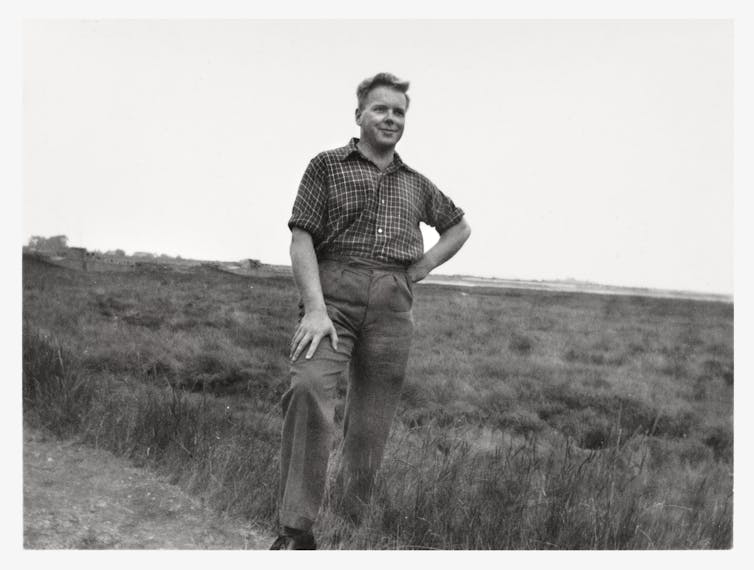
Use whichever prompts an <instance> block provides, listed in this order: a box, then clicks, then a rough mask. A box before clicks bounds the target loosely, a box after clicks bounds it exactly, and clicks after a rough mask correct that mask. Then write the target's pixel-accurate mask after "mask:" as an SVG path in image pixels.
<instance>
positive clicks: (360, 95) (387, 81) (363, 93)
mask: <svg viewBox="0 0 754 570" xmlns="http://www.w3.org/2000/svg"><path fill="white" fill-rule="evenodd" d="M408 86H409V82H408V81H404V80H403V79H398V78H397V77H396V76H395V75H393V74H392V73H378V74H377V75H375V76H374V77H367V78H366V79H365V80H364V81H362V82H361V83H359V86H358V87H357V88H356V99H357V100H358V104H359V110H362V109H364V103H366V100H367V96H368V95H369V92H370V91H372V89H375V88H376V87H390V88H392V89H395V90H396V91H400V92H401V93H403V94H404V95H405V96H406V109H408V103H409V98H408V93H406V91H408Z"/></svg>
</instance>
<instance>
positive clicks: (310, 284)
mask: <svg viewBox="0 0 754 570" xmlns="http://www.w3.org/2000/svg"><path fill="white" fill-rule="evenodd" d="M291 233H292V235H291V266H292V268H293V279H294V280H295V281H296V286H297V287H298V290H299V293H301V298H302V300H303V302H304V316H303V318H302V319H301V322H300V323H299V325H298V328H297V329H296V332H295V334H294V335H293V340H292V341H291V353H290V357H291V360H296V359H297V358H298V357H299V355H300V354H301V352H302V351H303V350H304V349H305V348H306V347H307V345H308V346H309V350H308V351H307V352H306V358H311V357H312V355H313V354H314V352H315V351H316V350H317V346H319V343H320V341H321V340H322V339H323V338H324V337H326V336H329V337H330V343H331V344H332V347H333V349H334V350H337V349H338V333H336V332H335V326H334V325H333V323H332V321H331V320H330V317H329V316H328V315H327V308H326V307H325V299H324V296H323V295H322V285H321V284H320V282H319V265H318V264H317V255H316V253H315V252H314V243H313V242H312V236H311V235H310V234H309V233H308V232H306V231H304V230H302V229H301V228H297V227H292V228H291Z"/></svg>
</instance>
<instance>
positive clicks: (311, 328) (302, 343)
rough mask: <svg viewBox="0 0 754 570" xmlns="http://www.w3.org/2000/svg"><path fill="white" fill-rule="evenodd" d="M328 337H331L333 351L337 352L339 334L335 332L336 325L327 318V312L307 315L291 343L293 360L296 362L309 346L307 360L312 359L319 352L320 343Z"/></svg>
mask: <svg viewBox="0 0 754 570" xmlns="http://www.w3.org/2000/svg"><path fill="white" fill-rule="evenodd" d="M326 336H329V337H330V343H331V344H332V347H333V350H335V351H337V350H338V333H337V332H335V325H333V324H332V321H331V320H330V317H328V316H327V311H326V310H324V309H315V310H314V311H311V312H308V313H306V314H305V315H304V317H303V318H302V319H301V322H300V323H299V325H298V328H297V329H296V333H295V334H294V335H293V340H292V341H291V360H292V361H295V360H296V359H297V358H298V357H299V355H300V354H301V352H302V351H303V350H304V349H305V348H306V346H307V345H309V350H308V351H307V352H306V357H305V358H307V359H309V358H311V357H312V356H313V355H314V353H315V351H316V350H317V347H318V346H319V343H320V341H321V340H322V339H323V338H324V337H326Z"/></svg>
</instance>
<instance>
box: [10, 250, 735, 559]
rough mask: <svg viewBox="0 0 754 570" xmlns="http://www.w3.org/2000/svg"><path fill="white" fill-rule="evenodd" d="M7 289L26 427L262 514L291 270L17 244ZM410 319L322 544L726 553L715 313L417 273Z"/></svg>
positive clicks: (723, 378)
mask: <svg viewBox="0 0 754 570" xmlns="http://www.w3.org/2000/svg"><path fill="white" fill-rule="evenodd" d="M23 284H24V291H23V294H24V298H23V316H24V333H23V334H24V339H23V353H24V354H23V372H24V378H23V380H24V389H23V396H24V417H25V420H26V421H27V422H30V423H32V424H34V425H39V426H43V427H45V428H47V429H49V430H51V431H52V432H54V433H56V434H58V435H60V436H67V437H68V436H75V437H78V438H80V439H82V440H83V441H85V442H88V443H90V444H92V445H96V446H100V447H104V448H107V449H110V450H113V451H115V452H116V453H120V454H124V455H127V456H128V457H130V458H131V459H132V460H133V461H135V462H136V463H137V464H143V465H147V466H149V467H151V468H153V469H156V470H158V471H160V472H162V473H165V474H168V475H170V476H171V478H172V480H173V481H174V482H176V483H178V484H180V485H182V486H183V487H184V488H186V489H188V490H189V491H190V492H192V493H195V494H196V495H199V496H202V497H204V498H205V499H206V500H207V501H209V502H210V504H212V505H214V507H215V508H217V509H218V510H220V511H228V512H230V513H233V514H237V515H242V516H245V517H248V518H249V519H252V520H254V521H257V522H260V523H262V524H265V525H268V526H269V528H270V529H272V528H273V526H274V522H275V500H276V489H277V487H276V486H277V452H278V444H279V437H280V435H279V432H280V411H279V399H280V396H281V395H282V394H283V392H284V391H285V389H286V387H287V382H288V378H287V358H286V352H287V346H288V342H289V336H290V334H291V333H292V332H293V329H294V323H295V319H296V317H297V307H296V303H297V293H296V290H295V286H294V285H293V282H292V280H291V279H290V278H287V277H242V276H237V275H232V274H228V273H224V272H220V271H217V270H213V269H211V268H197V269H194V270H193V271H192V272H187V273H181V272H176V271H170V270H155V271H146V270H142V271H138V272H134V273H83V272H77V271H74V270H69V269H64V268H59V267H54V266H50V265H48V264H45V263H43V262H41V261H39V260H35V259H32V258H26V257H25V258H24V264H23ZM415 320H416V335H415V341H414V344H413V347H412V356H411V360H410V364H409V370H408V379H407V384H406V386H405V388H404V392H403V398H402V402H401V406H400V409H399V412H398V416H397V418H396V422H395V424H394V428H393V433H392V435H391V439H390V443H389V447H388V450H387V453H386V458H385V462H384V464H383V469H382V470H381V472H380V476H379V480H378V484H377V488H376V490H375V493H374V498H373V501H372V504H371V505H370V507H369V510H368V513H367V516H366V519H365V521H364V523H363V525H362V526H361V527H358V528H354V527H352V526H350V525H349V523H347V522H346V521H344V520H341V519H340V518H339V516H338V515H337V512H338V511H337V508H336V507H337V505H334V504H333V501H337V496H329V498H328V501H327V504H326V505H325V507H324V509H323V512H322V516H321V518H320V520H319V522H318V524H317V527H316V529H315V531H316V532H317V534H318V540H319V542H320V543H321V544H322V546H324V547H331V548H369V549H376V548H390V549H398V548H440V549H547V548H552V549H668V548H673V549H692V548H693V549H700V548H729V547H730V546H731V544H732V505H733V497H732V489H733V457H732V449H733V423H732V413H733V378H734V376H733V306H732V305H730V304H726V303H712V302H701V301H688V300H673V299H653V298H647V297H621V296H601V295H588V294H576V293H567V294H565V293H562V294H561V293H553V292H540V291H523V290H512V289H492V288H489V289H487V288H468V289H465V288H454V287H446V286H438V285H420V286H418V287H417V288H416V304H415ZM344 388H345V387H344ZM343 396H345V394H343ZM338 411H339V412H342V410H338ZM337 415H338V416H339V415H340V413H338V414H337ZM338 459H339V453H338V450H337V449H335V450H334V452H333V461H332V467H333V469H332V470H333V474H334V471H335V469H336V467H337V463H338Z"/></svg>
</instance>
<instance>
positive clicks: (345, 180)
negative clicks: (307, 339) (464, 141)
mask: <svg viewBox="0 0 754 570" xmlns="http://www.w3.org/2000/svg"><path fill="white" fill-rule="evenodd" d="M357 142H358V139H356V138H353V139H351V141H350V142H349V143H348V145H346V146H344V147H341V148H337V149H334V150H328V151H325V152H322V153H320V154H318V155H317V156H316V157H314V158H313V159H312V160H311V162H309V166H308V168H307V169H306V172H305V173H304V177H303V179H302V180H301V184H300V185H299V189H298V195H297V196H296V200H295V202H294V204H293V214H292V215H291V218H290V220H288V227H289V228H293V227H297V228H301V229H302V230H305V231H307V232H308V233H309V234H311V236H312V240H313V242H314V248H315V251H316V253H317V258H318V259H322V258H324V257H327V256H328V255H332V256H348V257H362V258H367V259H374V260H378V261H385V262H388V263H399V264H403V265H409V264H411V263H413V262H414V261H416V260H418V259H419V258H421V256H422V255H424V241H423V240H422V234H421V231H420V230H419V222H424V223H425V224H427V225H430V226H432V227H434V228H435V229H436V230H437V231H438V232H439V233H443V232H444V231H445V230H447V229H448V228H450V227H451V226H453V225H455V224H457V223H458V222H459V221H460V220H461V218H462V217H463V210H461V209H460V208H457V207H456V205H455V204H453V201H452V200H451V199H450V198H448V197H447V196H445V195H444V194H443V193H442V192H440V190H438V189H437V187H436V186H435V185H434V184H432V182H430V181H429V179H427V178H426V177H425V176H422V175H421V174H419V173H418V172H416V171H415V170H414V169H412V168H410V167H408V166H406V165H405V164H404V163H403V161H402V160H401V158H400V156H398V153H395V155H394V158H393V162H392V163H391V164H390V166H389V167H388V168H387V170H385V171H384V172H383V171H380V169H379V168H377V166H376V165H375V164H374V163H373V162H371V161H370V160H369V159H367V158H366V157H365V156H364V155H363V154H362V153H361V151H360V150H359V149H358V148H357V147H356V143H357Z"/></svg>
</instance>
